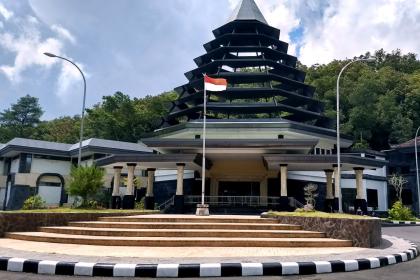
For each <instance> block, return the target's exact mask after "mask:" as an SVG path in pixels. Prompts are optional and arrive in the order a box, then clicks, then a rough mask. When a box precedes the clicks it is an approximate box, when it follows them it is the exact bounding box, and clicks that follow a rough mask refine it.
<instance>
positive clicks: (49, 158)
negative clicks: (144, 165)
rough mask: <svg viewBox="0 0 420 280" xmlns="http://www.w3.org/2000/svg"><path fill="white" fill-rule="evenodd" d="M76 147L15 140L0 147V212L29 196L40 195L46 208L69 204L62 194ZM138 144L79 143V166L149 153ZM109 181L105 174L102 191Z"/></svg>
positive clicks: (117, 142)
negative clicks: (100, 160)
mask: <svg viewBox="0 0 420 280" xmlns="http://www.w3.org/2000/svg"><path fill="white" fill-rule="evenodd" d="M78 149H79V143H77V144H74V145H72V144H64V143H56V142H48V141H39V140H32V139H22V138H15V139H13V140H11V141H10V142H8V143H6V144H3V145H0V209H3V210H16V209H20V208H21V207H22V205H23V202H24V201H25V200H26V199H27V198H28V197H30V196H32V195H36V194H38V195H40V196H41V197H42V198H43V199H44V200H45V202H46V203H47V206H58V205H63V204H64V203H69V202H71V199H70V201H69V199H68V195H67V194H66V192H65V187H66V185H67V182H68V179H69V174H70V170H71V167H72V166H73V165H76V164H77V156H78ZM150 151H151V150H150V149H148V148H147V147H145V146H144V145H141V144H133V143H127V142H120V141H110V140H103V139H95V138H93V139H88V140H85V141H83V142H82V165H91V164H93V163H94V161H95V160H97V159H99V158H102V157H106V156H109V155H113V154H121V153H123V154H127V153H130V154H139V153H149V152H150ZM112 178H113V173H112V174H107V176H106V180H105V181H106V183H105V187H108V188H109V187H110V185H111V183H110V182H111V181H112Z"/></svg>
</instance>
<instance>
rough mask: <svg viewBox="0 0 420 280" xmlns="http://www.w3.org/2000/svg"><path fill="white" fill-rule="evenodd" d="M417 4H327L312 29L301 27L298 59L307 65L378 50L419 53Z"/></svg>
mask: <svg viewBox="0 0 420 280" xmlns="http://www.w3.org/2000/svg"><path fill="white" fill-rule="evenodd" d="M419 4H420V3H418V4H417V5H415V4H414V3H413V1H393V0H377V1H362V0H358V1H331V2H330V4H329V7H328V8H327V9H326V10H325V11H324V14H323V16H322V17H321V18H319V20H318V22H317V25H316V26H305V32H304V35H303V38H302V43H301V46H302V47H301V51H300V54H301V55H300V60H301V61H302V62H303V63H305V64H308V65H311V64H315V63H328V62H329V61H331V60H333V59H343V58H351V57H354V56H357V55H360V54H363V53H364V52H366V51H371V52H372V51H375V50H377V49H380V48H384V49H385V50H387V51H391V50H394V49H397V48H399V49H401V50H402V51H403V52H417V53H419V52H420V44H419V42H418V36H416V35H417V34H420V21H419V19H420V5H419ZM415 34H416V35H415Z"/></svg>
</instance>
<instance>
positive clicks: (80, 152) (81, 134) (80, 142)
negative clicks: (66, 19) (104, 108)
mask: <svg viewBox="0 0 420 280" xmlns="http://www.w3.org/2000/svg"><path fill="white" fill-rule="evenodd" d="M44 54H45V55H46V56H48V57H54V58H60V59H63V60H65V61H67V62H70V63H71V64H73V66H74V67H76V68H77V70H79V72H80V74H81V75H82V78H83V106H82V119H81V123H80V139H79V156H78V158H77V166H80V163H81V161H82V141H83V122H84V117H85V104H86V79H85V75H83V72H82V70H81V69H80V68H79V66H77V65H76V63H74V62H73V61H71V60H69V59H67V58H65V57H62V56H58V55H55V54H52V53H48V52H45V53H44Z"/></svg>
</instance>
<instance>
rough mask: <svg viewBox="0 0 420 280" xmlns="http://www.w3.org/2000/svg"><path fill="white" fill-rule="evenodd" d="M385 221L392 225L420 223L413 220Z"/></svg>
mask: <svg viewBox="0 0 420 280" xmlns="http://www.w3.org/2000/svg"><path fill="white" fill-rule="evenodd" d="M386 223H387V224H394V225H420V222H414V221H386Z"/></svg>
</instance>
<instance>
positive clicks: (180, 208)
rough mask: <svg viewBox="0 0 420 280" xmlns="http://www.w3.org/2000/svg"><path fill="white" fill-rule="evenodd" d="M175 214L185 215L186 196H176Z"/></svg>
mask: <svg viewBox="0 0 420 280" xmlns="http://www.w3.org/2000/svg"><path fill="white" fill-rule="evenodd" d="M174 206H175V213H177V214H181V213H184V196H183V195H175V198H174Z"/></svg>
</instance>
